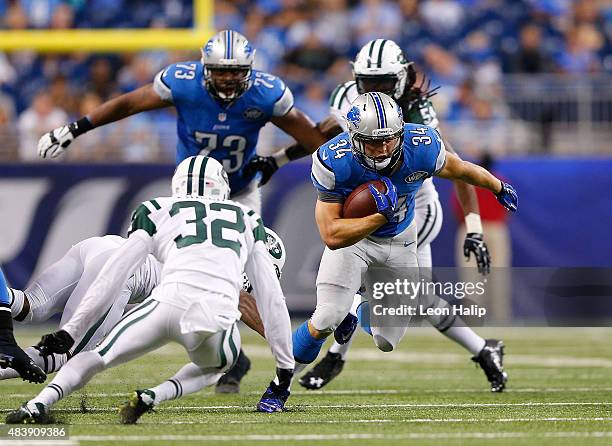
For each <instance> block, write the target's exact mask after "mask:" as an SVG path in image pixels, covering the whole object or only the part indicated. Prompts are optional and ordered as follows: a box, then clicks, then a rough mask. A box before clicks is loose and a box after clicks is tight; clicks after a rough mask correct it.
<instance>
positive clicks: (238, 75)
mask: <svg viewBox="0 0 612 446" xmlns="http://www.w3.org/2000/svg"><path fill="white" fill-rule="evenodd" d="M250 83H251V67H250V66H240V65H232V66H227V65H204V84H205V86H206V88H207V89H208V91H209V92H210V94H211V95H212V96H213V97H214V98H215V99H219V100H221V101H223V102H231V101H234V100H236V99H238V98H239V97H240V96H242V95H243V94H244V92H245V91H247V90H248V89H249V86H250Z"/></svg>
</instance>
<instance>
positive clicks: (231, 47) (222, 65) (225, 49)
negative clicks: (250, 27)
mask: <svg viewBox="0 0 612 446" xmlns="http://www.w3.org/2000/svg"><path fill="white" fill-rule="evenodd" d="M254 60H255V50H254V49H253V47H252V46H251V45H250V44H249V41H248V40H247V39H246V37H244V36H243V35H242V34H240V33H239V32H236V31H232V30H229V29H228V30H223V31H220V32H218V33H217V34H215V35H214V36H213V37H212V38H211V39H210V40H209V41H208V42H207V43H206V45H205V46H204V48H202V65H203V66H204V84H205V86H206V88H207V89H208V91H209V92H210V94H211V95H213V96H214V97H215V98H217V99H219V100H222V101H226V102H228V101H233V100H235V99H237V98H238V97H240V96H241V95H242V94H244V92H245V91H247V90H248V89H249V87H250V85H251V70H252V68H253V61H254Z"/></svg>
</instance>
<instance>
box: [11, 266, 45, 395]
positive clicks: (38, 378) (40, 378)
mask: <svg viewBox="0 0 612 446" xmlns="http://www.w3.org/2000/svg"><path fill="white" fill-rule="evenodd" d="M0 367H1V368H2V369H7V368H8V369H13V370H14V371H15V373H17V374H18V375H19V376H21V377H22V378H23V379H24V380H27V381H30V382H35V383H43V382H45V380H46V379H47V375H45V372H43V371H42V369H41V368H40V367H39V366H37V365H36V364H35V363H34V361H32V359H31V358H30V357H29V356H28V355H27V354H26V353H25V352H24V351H23V350H22V349H21V348H20V347H19V346H18V345H17V342H16V341H15V337H14V336H13V319H12V318H11V299H10V297H9V293H8V288H7V286H6V280H5V279H4V273H3V272H2V270H0ZM3 372H10V370H0V373H3Z"/></svg>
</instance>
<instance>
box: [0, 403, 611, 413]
mask: <svg viewBox="0 0 612 446" xmlns="http://www.w3.org/2000/svg"><path fill="white" fill-rule="evenodd" d="M563 406H612V402H608V401H594V402H584V401H567V402H565V401H564V402H549V403H544V402H539V401H534V402H525V403H444V404H433V403H432V404H427V403H422V404H420V403H414V404H411V403H405V404H295V405H292V406H290V407H293V408H303V409H362V408H374V409H375V408H394V407H395V408H402V407H406V408H411V407H448V408H453V407H563ZM254 407H255V405H254V404H253V405H248V406H167V407H166V406H163V407H161V408H160V409H163V410H167V411H182V410H225V409H242V410H253V408H254ZM88 409H89V410H92V411H97V412H116V411H117V409H115V408H109V407H88ZM1 410H11V408H0V411H1ZM53 410H54V411H56V412H75V411H79V410H80V408H76V407H73V408H61V409H53Z"/></svg>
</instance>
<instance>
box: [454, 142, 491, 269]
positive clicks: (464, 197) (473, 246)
mask: <svg viewBox="0 0 612 446" xmlns="http://www.w3.org/2000/svg"><path fill="white" fill-rule="evenodd" d="M444 148H445V149H446V151H447V152H449V153H452V154H454V155H456V156H457V157H458V158H460V157H459V155H458V154H457V152H455V150H454V149H453V147H452V146H451V145H450V143H449V142H448V141H447V140H446V139H445V140H444ZM453 185H454V187H455V195H457V200H458V201H459V204H460V205H461V209H462V210H463V216H464V218H465V228H466V235H465V240H464V242H463V255H464V256H465V259H466V261H469V260H470V257H471V255H472V254H473V255H474V258H475V259H476V265H477V266H478V272H480V273H481V274H488V273H489V272H490V270H491V256H490V255H489V248H488V247H487V244H486V243H485V241H484V234H483V230H482V222H481V220H480V209H479V207H478V196H477V195H476V189H475V188H474V186H472V185H471V184H468V183H466V182H464V181H460V180H456V181H454V182H453Z"/></svg>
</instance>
